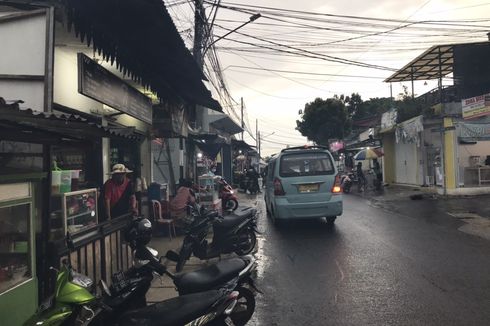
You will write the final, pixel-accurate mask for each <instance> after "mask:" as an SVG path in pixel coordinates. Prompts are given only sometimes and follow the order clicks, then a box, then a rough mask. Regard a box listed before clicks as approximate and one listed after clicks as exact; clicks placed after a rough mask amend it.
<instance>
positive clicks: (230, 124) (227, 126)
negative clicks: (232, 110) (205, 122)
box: [210, 114, 243, 135]
mask: <svg viewBox="0 0 490 326" xmlns="http://www.w3.org/2000/svg"><path fill="white" fill-rule="evenodd" d="M210 125H211V126H212V127H213V128H216V129H218V130H221V131H223V132H226V133H228V134H230V135H234V134H238V133H240V132H242V131H243V129H242V127H240V126H239V125H238V124H237V123H236V122H235V121H233V120H232V119H231V118H230V117H229V116H227V115H226V114H223V116H222V117H221V118H219V119H217V120H215V121H213V122H211V123H210Z"/></svg>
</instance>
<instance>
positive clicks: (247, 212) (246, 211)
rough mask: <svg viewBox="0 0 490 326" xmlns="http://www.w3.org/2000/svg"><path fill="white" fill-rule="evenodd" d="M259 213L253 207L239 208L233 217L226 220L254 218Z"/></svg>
mask: <svg viewBox="0 0 490 326" xmlns="http://www.w3.org/2000/svg"><path fill="white" fill-rule="evenodd" d="M256 213H257V209H256V208H254V207H251V206H240V207H238V208H237V209H236V210H235V211H234V212H233V214H231V215H227V216H226V218H228V217H229V216H233V215H235V216H242V217H243V216H246V217H252V216H253V215H255V214H256Z"/></svg>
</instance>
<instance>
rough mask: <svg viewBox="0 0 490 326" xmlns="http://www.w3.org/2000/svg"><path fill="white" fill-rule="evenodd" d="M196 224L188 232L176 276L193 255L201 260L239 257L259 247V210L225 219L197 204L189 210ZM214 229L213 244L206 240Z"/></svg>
mask: <svg viewBox="0 0 490 326" xmlns="http://www.w3.org/2000/svg"><path fill="white" fill-rule="evenodd" d="M189 208H190V209H191V214H192V217H193V222H192V223H191V224H190V225H189V226H188V228H187V230H186V236H185V238H184V242H183V243H182V247H181V249H180V252H179V254H178V255H179V259H178V262H177V266H176V270H177V272H180V271H182V268H183V267H184V265H185V263H186V261H187V260H188V259H189V258H190V257H191V255H192V254H194V256H196V257H197V258H199V259H203V260H204V259H206V260H207V259H210V258H214V257H219V256H220V255H222V254H229V253H232V252H235V253H236V254H237V255H239V256H243V255H247V254H249V253H251V252H252V250H253V249H254V248H255V245H256V243H257V236H256V233H258V229H257V210H256V209H254V208H252V207H243V208H240V209H237V210H236V211H235V212H234V213H233V214H230V215H227V216H226V217H225V218H223V217H222V216H219V214H218V212H216V211H207V210H206V209H204V207H199V205H197V204H195V205H194V206H189ZM211 227H212V228H213V240H212V242H211V243H208V241H207V240H206V237H207V235H208V231H209V229H210V228H211Z"/></svg>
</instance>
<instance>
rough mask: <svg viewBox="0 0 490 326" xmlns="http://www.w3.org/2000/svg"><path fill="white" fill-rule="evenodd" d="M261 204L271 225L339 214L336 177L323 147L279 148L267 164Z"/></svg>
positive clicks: (340, 198)
mask: <svg viewBox="0 0 490 326" xmlns="http://www.w3.org/2000/svg"><path fill="white" fill-rule="evenodd" d="M265 182H266V192H265V195H264V196H265V204H266V209H267V214H268V215H269V216H270V217H271V218H272V219H273V221H274V222H278V221H279V220H285V219H302V218H320V217H326V218H327V221H328V223H330V224H332V223H334V222H335V219H336V217H337V216H339V215H342V211H343V207H342V189H341V187H340V176H339V174H338V172H337V168H336V167H335V164H334V160H333V157H332V154H330V152H329V151H328V149H327V148H326V147H323V146H305V147H291V148H286V149H283V150H282V151H281V152H280V153H279V154H278V155H277V156H275V157H273V158H272V159H271V160H270V161H269V163H268V165H267V174H266V180H265Z"/></svg>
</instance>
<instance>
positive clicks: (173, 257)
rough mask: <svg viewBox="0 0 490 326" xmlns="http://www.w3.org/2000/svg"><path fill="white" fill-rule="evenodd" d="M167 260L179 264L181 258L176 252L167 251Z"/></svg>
mask: <svg viewBox="0 0 490 326" xmlns="http://www.w3.org/2000/svg"><path fill="white" fill-rule="evenodd" d="M165 258H167V259H168V260H171V261H174V262H178V261H179V259H180V256H179V254H178V253H176V252H175V251H173V250H169V251H167V253H166V254H165Z"/></svg>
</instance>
